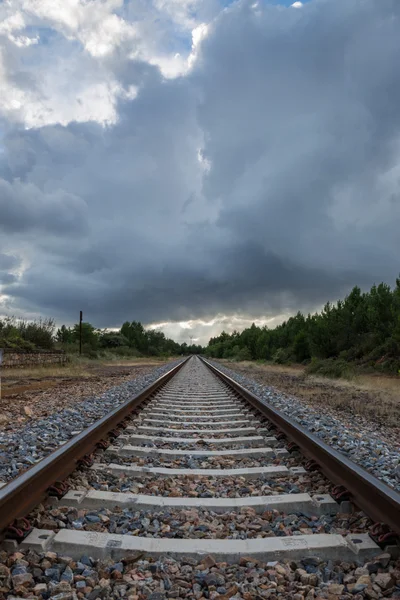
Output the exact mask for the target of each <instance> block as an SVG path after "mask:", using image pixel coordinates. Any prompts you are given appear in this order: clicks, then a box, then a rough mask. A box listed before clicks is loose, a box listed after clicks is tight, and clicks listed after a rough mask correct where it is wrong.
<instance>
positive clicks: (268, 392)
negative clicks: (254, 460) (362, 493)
mask: <svg viewBox="0 0 400 600" xmlns="http://www.w3.org/2000/svg"><path fill="white" fill-rule="evenodd" d="M210 362H211V363H212V364H213V365H214V366H215V367H217V369H220V370H221V371H222V372H223V373H226V375H228V376H229V377H231V378H232V379H234V380H235V381H236V382H237V383H239V384H240V385H242V386H243V387H245V388H247V389H248V390H250V391H251V392H253V394H256V395H257V396H258V397H259V398H261V400H262V401H263V402H264V403H265V404H269V405H272V406H273V407H274V408H276V409H278V410H280V411H281V412H283V413H284V414H286V415H287V416H289V417H291V418H292V419H294V420H295V421H297V422H298V423H299V424H300V425H302V426H303V427H305V428H306V429H308V430H309V431H310V432H312V433H314V434H315V435H316V436H318V437H319V438H321V439H322V440H323V441H324V442H326V443H327V444H328V445H329V446H331V447H332V448H335V449H336V450H338V451H339V452H341V453H342V454H343V455H344V456H346V457H347V458H349V459H350V460H352V461H354V462H355V463H357V464H358V465H360V466H361V467H363V468H364V469H366V470H367V471H369V472H370V473H372V474H373V475H374V476H375V477H377V478H378V479H380V480H382V481H384V482H385V483H386V484H387V485H389V486H391V487H392V488H394V489H395V490H397V491H400V447H399V445H397V446H395V445H393V444H389V443H386V442H385V441H382V439H381V438H380V436H379V433H377V432H376V431H374V430H373V428H372V427H367V426H366V425H361V424H360V422H359V420H358V419H357V418H355V419H354V423H353V424H349V423H348V422H346V423H344V422H342V421H341V420H339V419H338V418H336V417H334V416H333V415H330V414H328V413H327V412H326V411H324V412H322V411H318V410H316V409H315V408H313V407H311V406H307V405H306V404H305V403H304V402H303V401H301V400H299V399H297V398H295V397H293V396H288V395H287V394H284V393H283V392H280V391H279V390H277V389H276V388H275V387H272V386H266V385H261V384H259V383H257V381H255V380H254V379H252V378H250V377H246V376H244V375H242V374H239V373H236V372H235V371H233V370H232V369H228V368H227V367H225V366H224V365H221V364H220V363H218V362H215V361H210ZM343 419H345V417H343Z"/></svg>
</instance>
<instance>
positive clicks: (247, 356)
mask: <svg viewBox="0 0 400 600" xmlns="http://www.w3.org/2000/svg"><path fill="white" fill-rule="evenodd" d="M235 359H236V360H251V352H250V350H249V349H248V347H247V346H245V347H244V348H241V349H240V350H239V352H238V353H237V354H236V356H235Z"/></svg>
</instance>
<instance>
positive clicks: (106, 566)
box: [0, 551, 400, 600]
mask: <svg viewBox="0 0 400 600" xmlns="http://www.w3.org/2000/svg"><path fill="white" fill-rule="evenodd" d="M0 561H1V564H0V586H1V594H2V595H1V596H0V597H1V598H15V597H21V596H22V597H24V598H54V599H57V600H77V599H79V598H88V599H89V600H95V599H96V598H102V599H103V600H111V599H116V598H127V599H128V600H167V599H170V598H171V599H172V598H192V599H193V598H195V599H196V600H200V599H206V598H209V599H210V600H213V599H214V598H218V599H219V600H228V599H229V598H230V599H232V600H252V599H262V598H271V600H276V599H277V598H282V599H288V598H290V599H291V600H313V599H317V598H318V599H321V600H322V599H329V600H333V599H336V598H337V599H338V600H339V599H345V598H346V599H351V598H354V599H355V600H361V599H362V598H368V599H371V600H373V599H375V598H377V599H379V598H399V597H400V588H399V585H398V584H399V583H400V561H397V563H396V562H395V561H390V556H389V555H387V554H382V555H381V556H380V557H377V558H376V559H375V560H373V561H371V562H369V563H366V564H365V565H364V566H358V565H357V564H355V563H345V562H341V561H332V560H329V561H325V562H323V561H321V560H320V559H318V558H317V557H308V558H305V559H304V560H303V561H300V560H298V561H294V560H292V561H288V560H287V561H282V562H278V561H271V562H268V563H263V562H259V561H257V560H252V559H250V558H246V557H243V558H241V559H240V563H239V564H235V565H228V564H227V563H217V562H216V561H215V559H214V558H213V556H205V557H204V558H202V559H201V562H199V561H197V560H195V559H192V558H190V557H187V558H186V559H185V558H183V559H182V560H180V561H176V560H174V559H172V558H170V557H167V556H163V557H160V559H159V560H154V559H149V558H147V557H145V556H143V554H140V553H137V554H136V555H134V554H132V555H131V556H128V557H126V558H125V559H123V560H122V561H120V562H116V561H113V560H111V559H106V560H101V561H100V560H99V561H95V560H92V559H91V558H90V557H88V556H82V557H81V558H80V560H79V561H75V560H73V559H72V558H70V557H68V556H61V555H57V554H56V553H54V552H47V553H45V554H37V553H36V552H33V551H29V552H16V553H15V554H13V555H7V554H6V553H5V552H1V553H0ZM396 584H397V585H396Z"/></svg>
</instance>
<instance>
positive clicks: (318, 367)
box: [306, 358, 354, 379]
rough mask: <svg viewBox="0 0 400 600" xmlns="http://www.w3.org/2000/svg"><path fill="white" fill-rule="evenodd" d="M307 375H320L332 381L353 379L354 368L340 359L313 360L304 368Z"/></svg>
mask: <svg viewBox="0 0 400 600" xmlns="http://www.w3.org/2000/svg"><path fill="white" fill-rule="evenodd" d="M306 373H307V374H308V375H321V376H322V377H330V378H332V379H338V378H343V379H351V378H352V377H354V368H353V366H352V365H350V364H349V363H348V362H346V361H345V360H341V359H340V358H326V359H325V360H318V359H315V358H313V359H312V361H311V363H310V364H309V365H308V367H307V368H306Z"/></svg>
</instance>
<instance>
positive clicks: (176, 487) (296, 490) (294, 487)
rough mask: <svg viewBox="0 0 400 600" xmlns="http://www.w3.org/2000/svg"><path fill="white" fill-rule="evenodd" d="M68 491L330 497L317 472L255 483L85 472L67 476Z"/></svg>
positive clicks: (260, 479)
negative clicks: (315, 495) (320, 495)
mask: <svg viewBox="0 0 400 600" xmlns="http://www.w3.org/2000/svg"><path fill="white" fill-rule="evenodd" d="M68 483H69V485H70V489H79V490H81V489H95V490H99V491H102V492H123V493H124V492H129V493H132V494H145V495H149V496H163V497H169V498H183V497H189V498H244V497H249V496H274V495H279V494H300V493H310V494H317V493H319V494H321V493H329V483H328V482H327V480H326V479H325V478H324V476H323V475H321V473H319V472H318V471H310V472H307V473H305V474H304V475H300V476H296V475H289V476H287V477H286V476H285V477H275V478H270V477H268V476H267V475H265V476H261V477H258V478H255V479H246V478H245V477H241V476H237V475H235V476H234V477H232V476H230V477H227V476H226V477H212V476H208V477H205V476H194V477H193V476H190V477H188V476H180V477H159V476H152V475H147V476H146V477H143V478H141V479H138V478H137V477H129V476H127V475H116V474H114V473H109V472H107V471H97V470H94V469H85V472H82V471H77V472H76V473H74V474H73V475H71V476H70V478H69V480H68Z"/></svg>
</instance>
